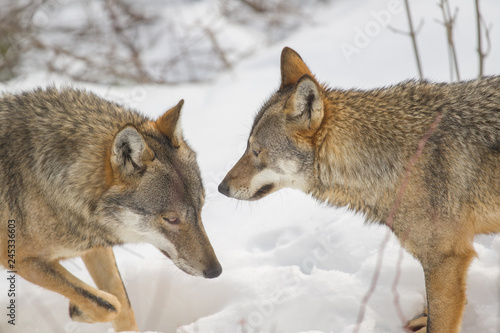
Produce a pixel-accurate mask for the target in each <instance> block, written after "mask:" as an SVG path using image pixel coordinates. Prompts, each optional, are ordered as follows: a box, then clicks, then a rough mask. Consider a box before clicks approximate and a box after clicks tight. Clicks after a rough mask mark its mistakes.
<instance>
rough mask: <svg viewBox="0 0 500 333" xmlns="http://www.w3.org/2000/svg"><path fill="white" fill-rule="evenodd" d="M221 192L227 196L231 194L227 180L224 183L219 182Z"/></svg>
mask: <svg viewBox="0 0 500 333" xmlns="http://www.w3.org/2000/svg"><path fill="white" fill-rule="evenodd" d="M218 189H219V192H220V193H222V194H224V195H225V196H227V197H228V196H229V185H227V184H226V182H225V181H222V183H220V184H219V188H218Z"/></svg>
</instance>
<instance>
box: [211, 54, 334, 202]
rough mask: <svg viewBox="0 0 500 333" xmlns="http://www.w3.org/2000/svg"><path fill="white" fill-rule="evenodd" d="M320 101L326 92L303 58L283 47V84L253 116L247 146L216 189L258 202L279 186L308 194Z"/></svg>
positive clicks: (319, 118)
mask: <svg viewBox="0 0 500 333" xmlns="http://www.w3.org/2000/svg"><path fill="white" fill-rule="evenodd" d="M324 103H325V98H324V90H323V89H322V87H321V86H320V85H319V84H318V82H317V81H316V79H315V78H314V77H313V76H312V74H311V72H310V70H309V69H308V68H307V66H306V65H305V63H304V62H303V61H302V58H301V57H300V56H299V55H298V54H297V53H296V52H295V51H293V50H292V49H290V48H284V49H283V51H282V53H281V86H280V88H279V90H278V91H277V92H276V93H275V94H274V95H273V96H272V97H271V98H270V99H269V100H268V101H267V102H266V103H265V104H264V106H263V107H262V108H261V110H260V111H259V113H258V114H257V116H256V118H255V121H254V123H253V126H252V130H251V132H250V137H249V139H248V144H247V149H246V151H245V153H244V154H243V156H242V157H241V158H240V160H239V161H238V162H237V163H236V165H235V166H234V167H233V168H232V169H231V170H230V171H229V173H228V174H227V175H226V177H225V178H224V180H223V181H222V183H221V184H220V185H219V192H221V193H222V194H224V195H226V196H229V197H233V198H236V199H241V200H257V199H260V198H262V197H264V196H266V195H268V194H270V193H272V192H274V191H277V190H279V189H280V188H283V187H291V188H298V189H301V190H303V191H305V192H307V191H308V190H309V187H310V185H309V184H310V183H311V180H312V179H313V169H314V156H315V151H314V137H315V134H316V132H317V131H318V129H319V128H320V125H321V122H322V120H323V115H324Z"/></svg>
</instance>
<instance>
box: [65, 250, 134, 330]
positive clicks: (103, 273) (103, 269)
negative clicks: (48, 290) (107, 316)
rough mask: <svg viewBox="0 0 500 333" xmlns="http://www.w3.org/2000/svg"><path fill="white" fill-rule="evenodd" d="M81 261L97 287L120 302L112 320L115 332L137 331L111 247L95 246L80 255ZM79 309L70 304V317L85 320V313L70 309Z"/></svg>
mask: <svg viewBox="0 0 500 333" xmlns="http://www.w3.org/2000/svg"><path fill="white" fill-rule="evenodd" d="M82 259H83V262H84V263H85V266H86V267H87V270H88V271H89V273H90V275H91V276H92V278H93V279H94V282H95V283H96V285H97V288H99V289H100V290H103V291H106V292H108V293H110V294H112V295H115V296H116V297H117V298H118V300H119V301H120V304H121V311H120V313H119V314H118V316H117V317H116V318H115V319H114V320H113V322H112V324H113V328H114V330H115V331H116V332H120V331H139V328H138V327H137V323H136V322H135V316H134V311H133V310H132V306H131V305H130V300H129V298H128V295H127V291H126V289H125V286H124V285H123V281H122V278H121V276H120V272H119V271H118V267H117V266H116V261H115V256H114V254H113V249H112V248H110V247H107V248H96V249H93V250H91V251H89V252H87V253H85V255H83V256H82ZM75 307H76V310H79V309H78V307H77V306H76V305H74V304H70V314H71V313H72V312H73V313H74V314H73V315H72V318H73V319H74V320H79V319H78V316H79V317H80V318H81V319H82V320H81V321H85V313H82V312H81V311H79V312H80V313H78V312H77V311H74V310H73V311H72V309H75Z"/></svg>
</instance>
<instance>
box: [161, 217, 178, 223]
mask: <svg viewBox="0 0 500 333" xmlns="http://www.w3.org/2000/svg"><path fill="white" fill-rule="evenodd" d="M163 221H165V222H168V223H170V224H179V223H181V220H179V219H178V218H177V217H164V218H163Z"/></svg>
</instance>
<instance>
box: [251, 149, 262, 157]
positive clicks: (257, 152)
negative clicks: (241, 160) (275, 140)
mask: <svg viewBox="0 0 500 333" xmlns="http://www.w3.org/2000/svg"><path fill="white" fill-rule="evenodd" d="M252 153H253V154H254V156H255V157H259V154H260V150H255V149H254V150H252Z"/></svg>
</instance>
